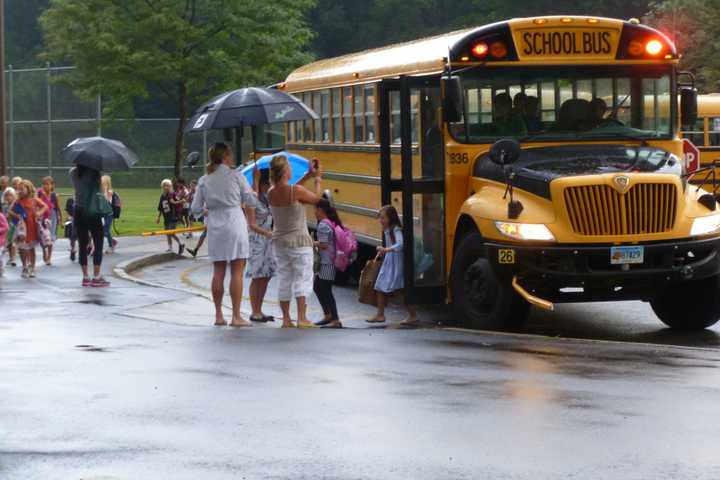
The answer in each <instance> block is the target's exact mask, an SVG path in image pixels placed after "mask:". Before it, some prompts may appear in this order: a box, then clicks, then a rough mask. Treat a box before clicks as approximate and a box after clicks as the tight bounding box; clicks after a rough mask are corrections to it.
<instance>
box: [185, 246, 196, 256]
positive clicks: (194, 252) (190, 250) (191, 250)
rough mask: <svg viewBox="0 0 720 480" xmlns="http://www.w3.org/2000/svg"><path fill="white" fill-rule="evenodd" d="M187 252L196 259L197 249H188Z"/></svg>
mask: <svg viewBox="0 0 720 480" xmlns="http://www.w3.org/2000/svg"><path fill="white" fill-rule="evenodd" d="M187 251H188V253H189V254H190V255H192V257H193V258H195V257H197V248H188V249H187Z"/></svg>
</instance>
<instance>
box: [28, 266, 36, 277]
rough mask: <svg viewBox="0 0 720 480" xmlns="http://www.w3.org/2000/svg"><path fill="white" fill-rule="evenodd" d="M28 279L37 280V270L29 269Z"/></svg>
mask: <svg viewBox="0 0 720 480" xmlns="http://www.w3.org/2000/svg"><path fill="white" fill-rule="evenodd" d="M28 277H29V278H35V269H34V268H28Z"/></svg>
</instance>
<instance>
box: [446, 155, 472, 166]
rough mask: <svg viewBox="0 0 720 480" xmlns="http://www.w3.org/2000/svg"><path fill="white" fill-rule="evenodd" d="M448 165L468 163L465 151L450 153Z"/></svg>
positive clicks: (468, 159)
mask: <svg viewBox="0 0 720 480" xmlns="http://www.w3.org/2000/svg"><path fill="white" fill-rule="evenodd" d="M448 155H449V157H450V165H465V164H468V163H470V156H469V155H468V154H467V153H450V154H448Z"/></svg>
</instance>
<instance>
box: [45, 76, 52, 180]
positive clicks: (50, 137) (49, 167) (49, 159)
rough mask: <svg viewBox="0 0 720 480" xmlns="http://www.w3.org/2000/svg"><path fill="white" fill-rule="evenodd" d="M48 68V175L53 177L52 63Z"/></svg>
mask: <svg viewBox="0 0 720 480" xmlns="http://www.w3.org/2000/svg"><path fill="white" fill-rule="evenodd" d="M46 66H47V78H46V93H47V127H48V128H47V155H48V175H50V176H52V173H53V168H52V167H53V158H52V157H53V148H52V88H51V87H50V80H51V75H52V71H51V70H50V62H47V63H46Z"/></svg>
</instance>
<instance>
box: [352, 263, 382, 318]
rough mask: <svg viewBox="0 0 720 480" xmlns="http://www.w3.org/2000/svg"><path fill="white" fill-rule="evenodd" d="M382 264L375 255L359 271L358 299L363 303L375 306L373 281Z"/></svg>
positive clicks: (375, 296)
mask: <svg viewBox="0 0 720 480" xmlns="http://www.w3.org/2000/svg"><path fill="white" fill-rule="evenodd" d="M381 266H382V260H380V259H379V257H375V258H374V259H372V260H369V261H368V262H367V263H366V264H365V268H363V269H362V272H361V273H360V281H359V282H358V301H359V302H360V303H363V304H365V305H372V306H374V307H376V306H377V294H376V293H375V282H376V281H377V277H378V274H379V273H380V267H381Z"/></svg>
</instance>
